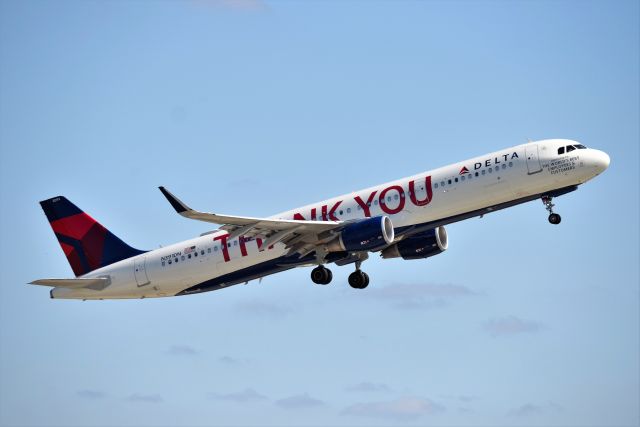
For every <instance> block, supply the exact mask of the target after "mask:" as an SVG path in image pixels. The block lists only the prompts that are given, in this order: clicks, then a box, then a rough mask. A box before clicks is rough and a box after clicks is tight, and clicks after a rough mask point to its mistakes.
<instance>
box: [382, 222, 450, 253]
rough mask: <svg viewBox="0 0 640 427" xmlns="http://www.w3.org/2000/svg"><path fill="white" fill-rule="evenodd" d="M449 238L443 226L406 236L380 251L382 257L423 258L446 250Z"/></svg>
mask: <svg viewBox="0 0 640 427" xmlns="http://www.w3.org/2000/svg"><path fill="white" fill-rule="evenodd" d="M448 247H449V239H448V237H447V230H445V228H444V227H436V228H434V229H433V230H429V231H427V232H425V233H420V234H419V235H416V236H411V237H407V238H406V239H403V240H400V241H399V242H398V243H396V244H395V245H393V246H389V247H388V248H386V249H385V250H383V251H382V252H381V253H380V256H381V257H382V258H398V257H402V259H424V258H429V257H431V256H434V255H438V254H440V253H442V252H444V251H446V250H447V248H448Z"/></svg>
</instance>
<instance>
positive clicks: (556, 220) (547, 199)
mask: <svg viewBox="0 0 640 427" xmlns="http://www.w3.org/2000/svg"><path fill="white" fill-rule="evenodd" d="M542 203H543V204H544V207H545V209H546V210H547V212H549V222H550V223H551V224H553V225H557V224H560V221H562V218H561V217H560V215H558V214H557V213H553V207H554V206H555V205H554V204H553V197H551V196H542Z"/></svg>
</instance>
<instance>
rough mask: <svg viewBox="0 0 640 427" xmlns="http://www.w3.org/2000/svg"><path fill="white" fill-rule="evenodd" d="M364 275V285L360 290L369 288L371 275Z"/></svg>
mask: <svg viewBox="0 0 640 427" xmlns="http://www.w3.org/2000/svg"><path fill="white" fill-rule="evenodd" d="M362 274H363V275H364V284H363V285H362V287H361V288H360V289H364V288H366V287H367V286H369V275H368V274H367V273H365V272H364V271H363V272H362Z"/></svg>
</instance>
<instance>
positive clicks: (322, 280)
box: [311, 265, 333, 285]
mask: <svg viewBox="0 0 640 427" xmlns="http://www.w3.org/2000/svg"><path fill="white" fill-rule="evenodd" d="M331 279H333V273H331V270H329V269H328V268H325V267H323V266H321V265H319V266H318V267H316V268H314V269H313V270H311V280H312V281H313V283H315V284H317V285H328V284H329V283H330V282H331Z"/></svg>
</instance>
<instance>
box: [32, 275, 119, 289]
mask: <svg viewBox="0 0 640 427" xmlns="http://www.w3.org/2000/svg"><path fill="white" fill-rule="evenodd" d="M30 284H31V285H39V286H52V287H55V288H68V289H80V288H86V289H93V290H96V291H101V290H103V289H104V288H106V287H107V286H109V285H110V284H111V280H110V279H109V278H107V277H95V278H91V279H39V280H34V281H33V282H31V283H30Z"/></svg>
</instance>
